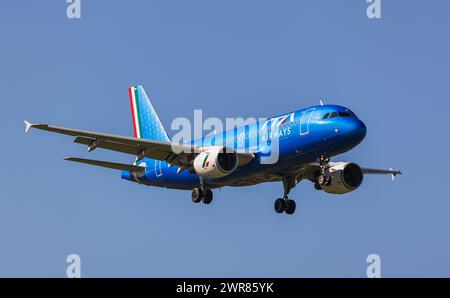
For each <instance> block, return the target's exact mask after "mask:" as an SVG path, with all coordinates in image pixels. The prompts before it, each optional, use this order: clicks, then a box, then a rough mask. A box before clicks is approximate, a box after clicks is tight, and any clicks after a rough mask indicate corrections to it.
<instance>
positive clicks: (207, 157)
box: [194, 146, 238, 178]
mask: <svg viewBox="0 0 450 298" xmlns="http://www.w3.org/2000/svg"><path fill="white" fill-rule="evenodd" d="M237 165H238V156H237V154H236V152H234V151H232V150H231V149H228V150H227V149H226V148H224V147H219V146H216V147H210V148H208V149H206V150H205V151H203V152H201V153H200V154H198V155H197V156H196V157H195V159H194V170H195V173H197V175H199V176H202V177H205V178H221V177H224V176H226V175H228V174H230V173H231V172H233V171H234V170H235V169H236V167H237Z"/></svg>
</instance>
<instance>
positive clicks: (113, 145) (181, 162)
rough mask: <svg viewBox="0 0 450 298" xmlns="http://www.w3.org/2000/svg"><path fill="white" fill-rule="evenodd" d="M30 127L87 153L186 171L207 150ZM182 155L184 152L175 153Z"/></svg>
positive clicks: (243, 156)
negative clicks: (69, 138)
mask: <svg viewBox="0 0 450 298" xmlns="http://www.w3.org/2000/svg"><path fill="white" fill-rule="evenodd" d="M30 128H35V129H40V130H45V131H51V132H56V133H60V134H65V135H70V136H73V137H75V139H74V142H75V143H78V144H83V145H87V147H88V151H89V152H90V151H93V150H95V149H96V148H103V149H107V150H112V151H116V152H122V153H127V154H130V155H134V156H136V157H137V160H140V159H142V158H144V157H147V158H152V159H157V160H163V161H166V162H167V163H169V164H170V165H172V166H173V165H177V166H179V167H182V168H183V169H188V168H190V167H191V166H192V161H193V159H194V158H195V156H196V155H197V154H198V153H199V152H202V151H203V150H205V148H204V147H200V146H195V145H191V144H176V143H171V142H163V141H154V140H148V139H139V138H133V137H125V136H119V135H113V134H106V133H99V132H92V131H85V130H80V129H71V128H64V127H58V126H52V125H48V124H31V123H29V122H27V121H25V132H28V130H29V129H30ZM175 152H181V153H178V154H177V153H175ZM236 153H237V154H238V160H239V166H242V165H244V164H247V163H249V162H250V161H252V159H253V158H254V157H255V156H254V154H253V153H248V152H236Z"/></svg>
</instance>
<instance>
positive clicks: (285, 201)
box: [274, 176, 297, 214]
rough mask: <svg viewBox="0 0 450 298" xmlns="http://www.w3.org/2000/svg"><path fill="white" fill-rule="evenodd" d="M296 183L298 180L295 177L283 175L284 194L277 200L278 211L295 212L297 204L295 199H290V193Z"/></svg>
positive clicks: (276, 209) (276, 208)
mask: <svg viewBox="0 0 450 298" xmlns="http://www.w3.org/2000/svg"><path fill="white" fill-rule="evenodd" d="M295 185H297V180H296V179H295V178H294V177H290V176H287V177H283V187H284V196H283V198H278V199H276V200H275V204H274V208H275V212H276V213H283V212H286V214H294V212H295V207H296V204H295V201H294V200H291V199H289V197H288V194H289V192H290V191H291V189H292V188H294V187H295Z"/></svg>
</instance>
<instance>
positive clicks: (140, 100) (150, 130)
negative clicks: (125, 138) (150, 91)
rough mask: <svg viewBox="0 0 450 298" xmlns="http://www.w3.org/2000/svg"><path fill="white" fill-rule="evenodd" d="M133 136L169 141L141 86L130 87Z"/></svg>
mask: <svg viewBox="0 0 450 298" xmlns="http://www.w3.org/2000/svg"><path fill="white" fill-rule="evenodd" d="M128 91H129V94H130V104H131V114H132V116H133V128H134V137H136V138H141V139H149V140H155V141H170V139H169V137H168V135H167V132H166V130H165V129H164V127H163V125H162V123H161V121H160V120H159V118H158V115H157V114H156V112H155V109H154V108H153V105H152V103H151V102H150V99H149V98H148V96H147V94H146V93H145V90H144V88H143V87H142V86H135V87H130V88H129V89H128Z"/></svg>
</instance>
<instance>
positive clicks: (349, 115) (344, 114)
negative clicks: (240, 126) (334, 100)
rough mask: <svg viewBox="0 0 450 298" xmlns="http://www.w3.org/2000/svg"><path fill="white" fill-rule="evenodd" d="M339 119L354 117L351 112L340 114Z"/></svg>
mask: <svg viewBox="0 0 450 298" xmlns="http://www.w3.org/2000/svg"><path fill="white" fill-rule="evenodd" d="M339 117H349V118H350V117H352V115H351V114H350V113H349V112H339Z"/></svg>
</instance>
